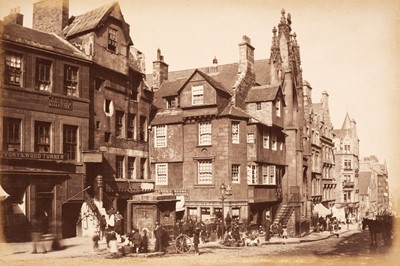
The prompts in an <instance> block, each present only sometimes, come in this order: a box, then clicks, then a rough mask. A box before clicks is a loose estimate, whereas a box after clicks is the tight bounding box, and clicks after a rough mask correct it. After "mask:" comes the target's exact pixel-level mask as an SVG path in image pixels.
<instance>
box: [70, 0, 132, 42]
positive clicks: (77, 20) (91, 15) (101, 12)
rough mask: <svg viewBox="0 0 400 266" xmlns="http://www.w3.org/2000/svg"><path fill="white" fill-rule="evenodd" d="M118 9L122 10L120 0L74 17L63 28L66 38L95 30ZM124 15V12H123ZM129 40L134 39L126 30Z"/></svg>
mask: <svg viewBox="0 0 400 266" xmlns="http://www.w3.org/2000/svg"><path fill="white" fill-rule="evenodd" d="M114 10H117V11H118V12H121V10H120V7H119V4H118V2H114V3H110V4H107V5H104V6H101V7H99V8H96V9H93V10H91V11H88V12H86V13H84V14H82V15H79V16H76V17H72V18H71V19H73V20H72V22H71V24H69V25H68V26H66V27H65V28H64V29H63V33H64V35H65V37H66V38H71V37H73V36H75V35H80V34H85V33H86V32H89V31H93V30H95V29H96V28H97V27H99V26H101V25H102V22H104V21H105V20H106V19H107V18H108V17H109V16H110V14H111V13H112V12H113V11H114ZM121 15H122V14H121ZM124 31H129V28H125V29H124ZM124 33H125V37H126V38H127V39H128V42H129V43H130V44H132V40H131V38H130V36H129V32H124Z"/></svg>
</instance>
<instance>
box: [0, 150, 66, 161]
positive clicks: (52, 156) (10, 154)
mask: <svg viewBox="0 0 400 266" xmlns="http://www.w3.org/2000/svg"><path fill="white" fill-rule="evenodd" d="M0 158H5V159H30V160H67V156H66V154H62V153H39V152H23V151H2V152H1V153H0Z"/></svg>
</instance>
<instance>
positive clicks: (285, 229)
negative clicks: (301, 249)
mask: <svg viewBox="0 0 400 266" xmlns="http://www.w3.org/2000/svg"><path fill="white" fill-rule="evenodd" d="M282 238H286V239H287V238H288V231H287V227H286V225H284V226H283V227H282Z"/></svg>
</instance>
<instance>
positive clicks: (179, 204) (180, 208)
mask: <svg viewBox="0 0 400 266" xmlns="http://www.w3.org/2000/svg"><path fill="white" fill-rule="evenodd" d="M176 199H177V200H178V201H177V202H176V207H175V211H177V212H180V211H184V210H185V196H181V195H178V196H176Z"/></svg>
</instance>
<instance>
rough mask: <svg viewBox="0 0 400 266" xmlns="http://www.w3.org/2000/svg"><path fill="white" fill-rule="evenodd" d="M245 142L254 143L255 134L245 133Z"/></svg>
mask: <svg viewBox="0 0 400 266" xmlns="http://www.w3.org/2000/svg"><path fill="white" fill-rule="evenodd" d="M251 136H252V137H251ZM247 143H256V135H255V134H254V133H247Z"/></svg>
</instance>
